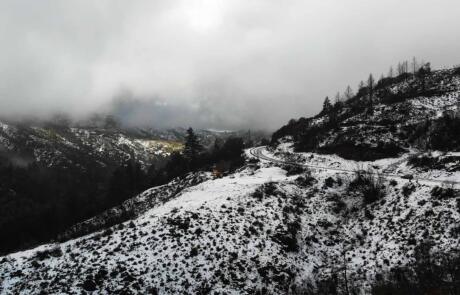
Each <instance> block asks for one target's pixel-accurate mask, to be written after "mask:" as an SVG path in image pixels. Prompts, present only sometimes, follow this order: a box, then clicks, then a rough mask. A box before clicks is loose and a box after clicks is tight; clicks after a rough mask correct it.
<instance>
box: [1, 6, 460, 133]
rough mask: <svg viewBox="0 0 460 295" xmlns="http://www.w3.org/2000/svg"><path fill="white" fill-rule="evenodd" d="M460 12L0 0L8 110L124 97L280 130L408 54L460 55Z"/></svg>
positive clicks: (85, 105)
mask: <svg viewBox="0 0 460 295" xmlns="http://www.w3.org/2000/svg"><path fill="white" fill-rule="evenodd" d="M459 11H460V1H458V0H451V1H449V0H432V1H428V0H426V1H424V0H404V1H401V0H397V1H396V0H386V1H370V0H347V1H343V0H317V1H315V0H308V1H307V0H303V1H295V0H292V1H289V0H287V1H278V0H276V1H275V0H273V1H271V0H263V1H262V0H260V1H259V0H227V1H221V0H202V1H193V0H184V1H174V0H165V1H162V0H148V1H124V0H120V1H116V0H97V1H94V0H88V1H83V0H79V1H64V0H55V1H49V0H40V1H36V0H30V1H24V0H11V1H10V0H0V115H1V116H25V115H34V116H41V115H49V114H51V113H54V112H57V111H64V112H69V113H71V114H73V115H77V116H83V115H85V114H88V113H90V112H93V111H99V110H104V109H105V110H107V109H109V106H110V105H113V104H111V102H112V101H113V100H114V99H115V101H117V103H115V105H116V106H119V105H120V104H121V105H123V110H122V112H121V114H122V115H126V116H127V117H129V120H130V121H131V122H132V123H143V122H147V123H149V124H154V125H157V126H161V127H167V126H178V125H182V126H188V125H192V126H194V125H197V127H210V128H211V127H212V128H241V127H244V128H246V127H251V128H267V129H273V128H276V127H279V126H280V125H281V124H283V123H285V122H286V121H287V120H289V118H292V117H299V116H306V115H312V114H315V113H316V112H317V111H319V109H320V107H321V104H322V101H323V99H324V97H325V96H326V95H329V96H334V95H335V93H336V92H337V91H338V90H340V91H342V90H343V89H345V87H346V86H347V85H348V84H350V85H351V86H352V87H353V89H356V85H357V84H358V83H359V81H360V80H363V79H365V78H366V76H367V75H368V74H369V73H370V72H372V73H374V74H375V75H376V76H380V73H382V72H384V73H386V72H387V71H388V68H389V66H390V65H392V64H395V63H397V62H398V61H399V60H403V59H411V58H412V56H417V57H418V58H419V59H424V60H427V61H431V62H432V65H433V66H434V67H436V68H443V67H450V66H453V65H455V64H459V63H460V38H458V37H459V28H460V17H459V16H458V13H459ZM126 100H127V101H130V102H132V106H131V107H128V106H127V104H126ZM121 102H122V103H121ZM128 105H129V104H128ZM117 110H119V109H117ZM133 114H134V115H133Z"/></svg>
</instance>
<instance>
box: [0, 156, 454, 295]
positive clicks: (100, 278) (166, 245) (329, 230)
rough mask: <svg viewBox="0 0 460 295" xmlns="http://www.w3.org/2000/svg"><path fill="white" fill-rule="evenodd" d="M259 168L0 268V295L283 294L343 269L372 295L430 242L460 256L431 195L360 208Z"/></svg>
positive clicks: (447, 214) (400, 191)
mask: <svg viewBox="0 0 460 295" xmlns="http://www.w3.org/2000/svg"><path fill="white" fill-rule="evenodd" d="M318 156H319V155H318ZM251 162H253V163H252V164H247V165H246V166H245V167H243V168H241V169H240V170H239V171H237V172H235V173H234V174H231V175H229V176H226V177H223V178H218V179H208V180H205V179H204V182H200V183H198V184H196V185H191V186H189V187H188V188H186V189H185V190H183V191H181V192H180V193H179V194H177V195H176V196H174V197H173V198H172V199H165V200H163V202H152V200H150V201H149V204H151V205H150V206H151V207H150V209H148V210H146V211H145V212H144V213H141V214H140V215H139V216H138V217H136V218H134V219H133V220H131V221H128V222H125V223H122V224H119V225H115V226H112V227H110V228H108V229H106V230H103V231H99V232H96V233H94V234H90V235H88V236H85V237H82V238H79V239H76V240H70V241H68V242H65V243H62V244H56V245H44V246H40V247H38V248H36V249H32V250H28V251H24V252H19V253H15V254H11V255H9V256H6V257H3V258H0V293H2V294H38V293H40V292H41V291H45V292H47V293H52V294H54V293H71V294H83V293H85V292H86V291H88V292H91V291H94V294H146V293H150V294H157V292H158V293H160V294H185V293H188V294H201V293H203V294H206V293H209V292H211V293H212V294H223V293H225V294H254V293H255V292H257V291H260V292H262V293H264V294H265V293H266V294H285V293H288V292H291V291H293V290H294V289H299V288H302V287H303V288H304V289H308V288H313V286H314V282H316V281H318V280H319V279H321V278H325V277H327V276H329V275H330V274H331V273H334V272H336V271H337V269H341V267H343V266H346V269H347V271H348V272H347V277H348V279H349V281H350V282H352V283H353V286H355V287H357V288H359V289H360V290H363V291H366V290H367V291H369V290H370V289H369V288H370V287H369V284H370V282H372V281H373V280H374V279H375V275H376V274H380V273H382V272H385V271H388V270H389V269H391V268H392V267H395V266H402V265H405V264H407V263H411V262H412V261H413V259H414V251H415V250H414V249H415V247H416V246H417V245H418V244H419V243H420V242H422V241H424V240H425V239H427V237H430V238H431V239H432V240H433V241H434V242H435V247H434V251H444V252H449V251H450V250H452V249H458V247H459V232H460V230H459V226H458V224H459V222H460V212H459V210H460V208H459V204H458V199H456V198H455V197H452V198H440V197H434V196H432V193H431V191H432V189H433V187H432V186H429V185H425V184H417V183H416V182H411V181H409V180H404V181H399V182H397V183H394V182H392V183H391V184H390V183H389V180H388V181H385V186H386V194H385V197H384V198H382V199H380V200H378V201H376V202H375V203H372V204H364V203H363V200H362V198H361V197H360V196H359V194H355V193H354V192H350V190H349V182H350V181H351V180H350V178H351V176H350V175H346V174H343V173H340V172H336V171H333V170H316V171H312V172H311V173H309V172H308V171H302V170H299V169H294V170H293V169H292V168H290V167H283V166H277V165H275V164H273V163H268V162H262V163H255V162H256V161H254V160H252V161H251ZM329 164H331V163H329ZM374 164H375V165H381V163H374ZM208 177H209V176H208ZM408 188H409V189H408ZM153 190H161V187H159V188H157V189H153ZM141 196H143V197H139V198H138V200H144V202H147V199H148V198H149V196H150V197H151V198H156V196H157V195H156V194H149V192H146V193H144V194H142V195H141ZM140 203H142V202H141V201H140ZM309 282H310V283H311V284H310V285H309V284H308V283H309ZM200 292H201V293H200Z"/></svg>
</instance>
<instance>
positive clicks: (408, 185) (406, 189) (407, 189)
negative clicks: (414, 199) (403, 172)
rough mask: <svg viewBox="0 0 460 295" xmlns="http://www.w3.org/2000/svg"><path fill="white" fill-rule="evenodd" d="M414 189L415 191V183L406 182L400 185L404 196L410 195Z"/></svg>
mask: <svg viewBox="0 0 460 295" xmlns="http://www.w3.org/2000/svg"><path fill="white" fill-rule="evenodd" d="M414 191H415V184H413V183H412V182H408V183H406V184H405V185H403V187H402V194H403V196H405V197H406V198H407V197H408V196H410V195H411V194H412V193H413V192H414Z"/></svg>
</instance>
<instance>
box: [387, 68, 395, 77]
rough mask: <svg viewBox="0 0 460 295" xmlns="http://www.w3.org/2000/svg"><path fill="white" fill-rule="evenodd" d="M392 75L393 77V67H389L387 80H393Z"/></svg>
mask: <svg viewBox="0 0 460 295" xmlns="http://www.w3.org/2000/svg"><path fill="white" fill-rule="evenodd" d="M393 75H394V73H393V67H392V66H391V67H390V70H389V71H388V78H393Z"/></svg>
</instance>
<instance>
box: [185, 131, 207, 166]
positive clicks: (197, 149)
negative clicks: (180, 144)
mask: <svg viewBox="0 0 460 295" xmlns="http://www.w3.org/2000/svg"><path fill="white" fill-rule="evenodd" d="M203 149H204V148H203V146H202V145H201V144H200V141H199V140H198V137H197V136H196V134H195V132H194V131H193V129H192V128H191V127H190V128H189V129H187V137H186V139H185V147H184V156H185V157H186V158H187V160H189V161H190V162H194V161H196V159H197V158H198V156H199V155H200V153H201V152H202V151H203Z"/></svg>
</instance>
